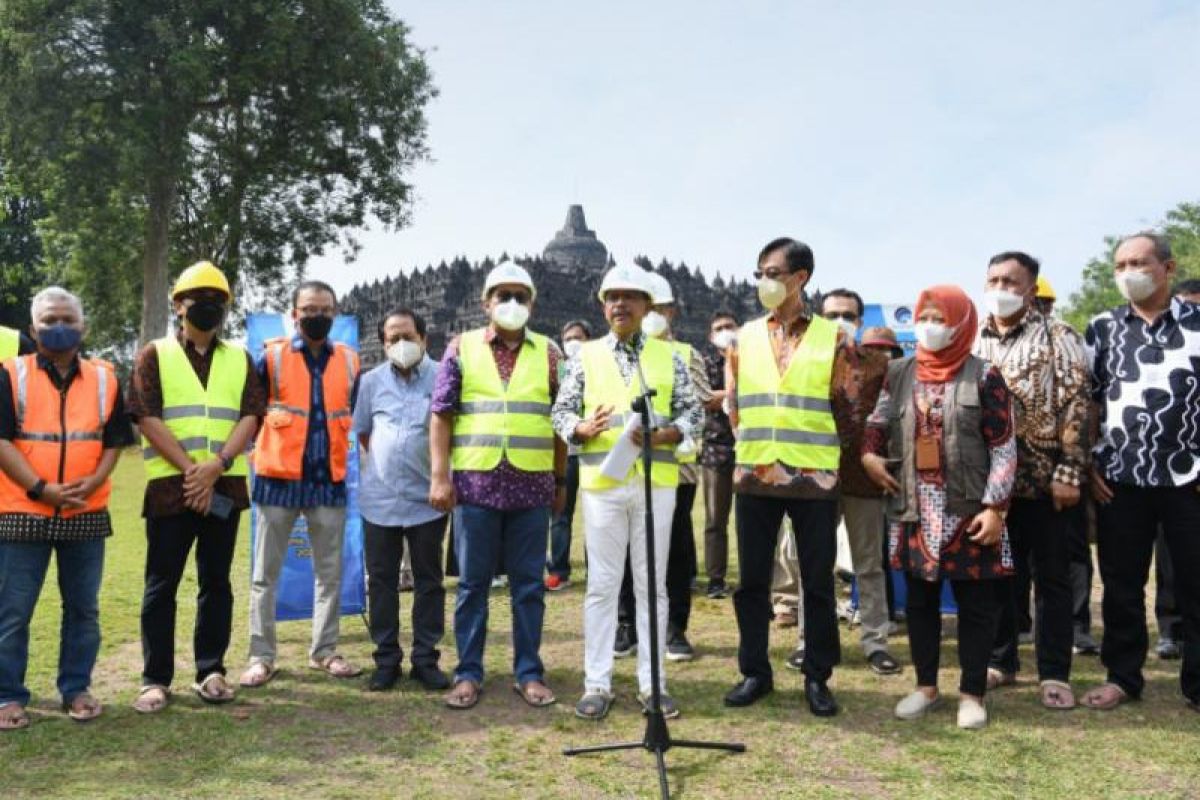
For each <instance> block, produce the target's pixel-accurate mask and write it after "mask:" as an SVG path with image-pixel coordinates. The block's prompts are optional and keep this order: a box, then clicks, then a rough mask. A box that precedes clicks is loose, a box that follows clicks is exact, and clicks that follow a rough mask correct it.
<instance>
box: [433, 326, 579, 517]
mask: <svg viewBox="0 0 1200 800" xmlns="http://www.w3.org/2000/svg"><path fill="white" fill-rule="evenodd" d="M459 338H460V337H458V336H456V337H454V339H452V340H451V341H450V344H449V345H447V347H446V352H445V353H444V354H443V355H442V363H441V366H440V367H439V368H438V374H437V380H436V382H435V383H434V387H433V399H432V401H431V403H430V411H432V412H433V413H434V414H454V413H458V410H459V408H460V407H461V405H460V404H461V403H462V363H461V361H459V357H458V347H459ZM483 340H484V342H486V343H487V344H488V346H489V347H490V348H491V350H492V357H493V358H494V359H495V361H496V369H497V370H498V371H499V373H500V380H501V382H502V383H503V384H504V385H505V386H507V385H508V379H509V378H510V377H512V372H513V369H514V368H515V367H516V366H517V356H518V355H520V352H521V349H522V348H525V347H532V346H533V343H532V342H531V341H530V339H529V338H528V337H524V338H522V340H521V344H520V345H518V346H517V347H511V348H510V347H509V346H508V345H507V344H505V342H504V339H503V338H502V337H501V336H500V335H498V334H497V333H496V330H495V328H492V327H491V326H488V327H487V328H486V329H485V330H484V334H483ZM547 345H548V346H547V350H548V353H547V355H548V359H547V364H546V368H547V370H549V378H550V399H551V401H553V400H554V397H555V395H556V394H557V393H558V375H559V364H560V362H562V360H563V354H562V350H560V349H558V345H556V344H555V343H554V342H552V341H549V340H547ZM454 492H455V494H457V495H458V499H459V501H460V502H463V503H466V504H468V505H473V506H482V507H483V508H490V509H494V510H497V511H517V510H520V509H526V508H538V507H540V506H548V505H551V504H553V502H554V473H553V472H552V471H551V472H526V471H525V470H523V469H518V468H517V467H514V466H513V465H512V464H511V463H510V462H509V460H508V459H507V458H504V457H501V458H500V463H499V464H498V465H497V466H496V468H495V469H492V470H487V471H479V470H455V471H454Z"/></svg>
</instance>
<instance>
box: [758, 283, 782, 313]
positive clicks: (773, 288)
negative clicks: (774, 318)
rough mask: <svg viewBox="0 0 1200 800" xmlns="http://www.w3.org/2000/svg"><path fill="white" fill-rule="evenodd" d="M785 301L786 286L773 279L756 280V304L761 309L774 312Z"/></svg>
mask: <svg viewBox="0 0 1200 800" xmlns="http://www.w3.org/2000/svg"><path fill="white" fill-rule="evenodd" d="M784 300H787V284H786V283H784V282H783V281H779V280H775V279H774V278H759V279H758V302H760V303H762V304H763V308H765V309H767V310H768V311H774V310H775V309H777V308H779V307H780V306H781V305H783V301H784Z"/></svg>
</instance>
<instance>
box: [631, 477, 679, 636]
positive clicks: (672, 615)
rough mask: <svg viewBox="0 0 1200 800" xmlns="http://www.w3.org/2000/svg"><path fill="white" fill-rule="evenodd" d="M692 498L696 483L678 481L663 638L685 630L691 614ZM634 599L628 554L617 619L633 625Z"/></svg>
mask: <svg viewBox="0 0 1200 800" xmlns="http://www.w3.org/2000/svg"><path fill="white" fill-rule="evenodd" d="M695 502H696V484H694V483H681V484H679V487H678V488H677V489H676V490H675V513H674V515H673V516H672V518H671V550H670V552H669V553H668V554H667V638H668V639H670V637H671V635H672V634H675V633H687V628H688V621H689V620H690V619H691V616H692V579H693V578H695V577H696V539H695V535H696V531H695V528H694V527H693V525H692V506H693V505H694V504H695ZM636 609H637V603H636V601H635V600H634V597H633V572H632V571H631V570H630V567H629V555H628V554H626V556H625V577H623V578H622V579H621V594H620V600H619V602H618V604H617V622H619V623H620V624H622V625H634V620H635V619H636V618H635V616H634V614H635V612H636Z"/></svg>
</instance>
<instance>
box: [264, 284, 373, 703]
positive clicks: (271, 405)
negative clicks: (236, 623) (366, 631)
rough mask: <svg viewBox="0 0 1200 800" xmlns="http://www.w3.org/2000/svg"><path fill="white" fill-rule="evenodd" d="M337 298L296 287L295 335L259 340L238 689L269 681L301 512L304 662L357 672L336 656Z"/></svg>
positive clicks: (343, 375) (345, 428)
mask: <svg viewBox="0 0 1200 800" xmlns="http://www.w3.org/2000/svg"><path fill="white" fill-rule="evenodd" d="M336 314H337V296H336V295H335V294H334V292H333V289H332V288H330V287H329V285H328V284H325V283H322V282H321V281H305V282H304V283H302V284H300V286H299V287H298V288H297V289H296V290H295V292H293V293H292V320H293V322H294V323H295V333H293V334H292V336H291V337H289V338H280V339H274V340H272V341H269V342H267V346H266V350H265V352H264V353H263V355H262V356H261V359H260V361H259V367H258V369H259V375H260V377H261V378H262V380H263V385H264V386H266V388H267V417H266V420H265V421H264V422H263V426H262V428H261V429H260V430H259V432H258V440H257V442H255V446H254V472H255V478H254V488H253V494H252V498H253V500H254V503H255V505H256V506H257V509H258V511H257V514H258V516H257V518H256V522H257V530H256V536H255V539H254V574H253V576H252V578H251V581H250V665H249V666H248V667H247V668H246V671H245V672H244V673H242V678H241V684H242V686H246V687H250V688H253V687H258V686H262V685H264V684H265V683H267V682H268V681H269V680H271V678H272V677H274V676H275V673H276V666H275V660H276V655H277V646H276V639H275V592H276V588H277V586H278V584H279V573H280V570H281V568H282V567H283V559H284V556H286V555H287V548H288V541H289V540H290V539H291V536H292V527H293V526H294V525H295V524H296V518H297V517H298V516H300V515H301V514H303V515H304V518H305V521H306V523H307V525H308V539H309V543H310V544H311V546H312V565H313V576H314V579H315V581H314V582H315V587H314V590H313V639H312V649H311V650H310V651H309V666H310V667H311V668H313V669H319V670H322V671H324V672H326V673H328V674H329V675H332V676H333V677H335V678H352V677H354V676H356V675H359V674H361V672H362V670H361V669H359V668H358V667H355V666H353V665H351V664H350V662H348V661H347V660H346V659H345V658H344V657H343V656H341V655H339V654H338V653H337V642H338V622H339V618H340V613H341V609H340V600H341V589H342V539H343V535H344V533H345V527H346V459H347V455H348V453H349V449H350V425H351V416H350V407H351V404H352V403H353V397H354V391H355V389H356V387H357V385H358V355H357V354H356V353H355V352H354V351H353V350H351V349H350V348H349V347H347V346H345V345H343V344H338V343H334V342H331V341H329V331H330V329H331V328H332V327H333V318H334V316H335V315H336Z"/></svg>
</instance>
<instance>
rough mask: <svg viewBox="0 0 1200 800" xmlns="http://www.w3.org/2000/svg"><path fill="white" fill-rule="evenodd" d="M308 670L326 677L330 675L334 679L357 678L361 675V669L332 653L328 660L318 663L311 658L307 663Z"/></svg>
mask: <svg viewBox="0 0 1200 800" xmlns="http://www.w3.org/2000/svg"><path fill="white" fill-rule="evenodd" d="M308 666H309V669H319V670H321V671H322V672H324V673H325V674H326V675H331V676H333V677H334V678H357V677H358V676H359V675H362V668H361V667H356V666H354V665H353V664H351V663H350V662H349V661H347V660H346V657H345V656H343V655H340V654H338V653H334V654H333V655H331V656H329V657H328V658H323V659H321V660H320V661H318V660H317V659H315V658H313V659H310V660H309V662H308Z"/></svg>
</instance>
